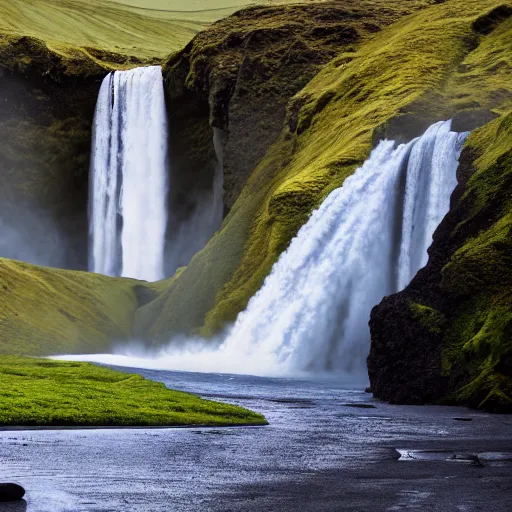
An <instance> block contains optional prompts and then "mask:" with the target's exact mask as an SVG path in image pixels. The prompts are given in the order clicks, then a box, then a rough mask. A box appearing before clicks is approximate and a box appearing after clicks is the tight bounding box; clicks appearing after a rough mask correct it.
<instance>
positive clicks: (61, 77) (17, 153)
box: [0, 34, 140, 268]
mask: <svg viewBox="0 0 512 512" xmlns="http://www.w3.org/2000/svg"><path fill="white" fill-rule="evenodd" d="M137 62H140V61H138V60H137V59H136V58H133V57H126V56H122V55H116V54H112V53H109V52H101V51H98V50H94V49H91V48H73V47H68V48H66V49H63V48H61V49H60V50H59V51H58V52H57V51H56V50H52V49H50V48H49V47H48V45H47V44H46V43H45V42H44V41H41V40H38V39H34V38H30V37H24V36H13V35H1V34H0V100H1V101H0V176H1V178H2V189H1V191H0V195H1V205H0V219H1V220H2V228H3V231H4V234H5V232H6V230H10V232H12V233H13V236H12V237H7V240H5V238H6V237H5V236H4V241H3V242H2V243H3V245H2V255H3V256H10V257H18V258H20V259H28V260H31V259H32V260H35V261H37V262H39V263H45V264H51V265H55V266H64V267H68V268H69V267H71V268H86V265H87V192H88V176H89V158H90V151H91V129H92V120H93V116H94V108H95V104H96V98H97V94H98V90H99V86H100V84H101V80H102V79H103V77H104V76H105V75H106V74H107V73H108V72H109V71H110V70H111V69H112V68H116V67H124V66H134V65H136V64H137ZM14 235H15V236H14ZM47 237H52V238H53V240H52V243H51V244H49V243H47ZM9 243H11V244H12V247H10V246H9ZM52 245H53V246H54V247H56V248H58V250H55V251H53V252H52V253H47V249H48V247H49V246H52ZM14 246H16V247H14ZM28 246H30V247H28ZM27 252H28V254H27Z"/></svg>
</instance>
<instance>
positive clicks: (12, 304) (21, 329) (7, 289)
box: [0, 259, 143, 355]
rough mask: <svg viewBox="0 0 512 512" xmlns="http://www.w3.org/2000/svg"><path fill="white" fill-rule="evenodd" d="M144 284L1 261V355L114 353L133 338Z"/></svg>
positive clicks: (11, 261)
mask: <svg viewBox="0 0 512 512" xmlns="http://www.w3.org/2000/svg"><path fill="white" fill-rule="evenodd" d="M141 285H143V283H139V282H138V281H134V280H130V279H113V278H109V277H105V276H100V275H98V274H90V273H87V272H73V271H69V270H58V269H50V268H45V267H36V266H34V265H29V264H27V263H22V262H19V261H13V260H6V259H0V304H1V307H0V354H28V355H49V354H62V353H84V352H98V351H100V352H103V351H108V350H111V349H112V347H113V344H114V342H115V341H126V340H129V339H130V336H131V330H132V322H133V316H134V313H135V310H136V308H137V306H138V299H137V293H136V292H137V290H138V289H139V288H141Z"/></svg>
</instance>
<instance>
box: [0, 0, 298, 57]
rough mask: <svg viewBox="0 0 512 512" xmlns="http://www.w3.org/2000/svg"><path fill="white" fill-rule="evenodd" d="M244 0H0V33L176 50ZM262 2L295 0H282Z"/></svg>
mask: <svg viewBox="0 0 512 512" xmlns="http://www.w3.org/2000/svg"><path fill="white" fill-rule="evenodd" d="M255 3H257V2H251V1H248V0H196V1H186V0H111V1H109V0H0V33H5V34H16V35H24V36H30V37H35V38H38V39H42V40H44V41H46V42H47V44H48V45H49V46H50V47H51V48H52V49H55V50H60V51H63V52H66V49H67V47H69V46H77V47H92V48H95V49H99V50H107V51H111V52H115V53H121V54H125V55H134V56H137V57H139V58H163V57H165V56H167V55H168V54H170V53H171V52H174V51H177V50H180V49H181V48H183V46H185V45H186V44H187V43H188V42H189V41H190V39H192V37H193V36H194V35H195V34H196V33H197V32H199V31H200V30H204V29H205V28H206V27H207V26H208V25H209V24H211V23H213V22H214V21H217V20H218V19H221V18H224V17H225V16H229V15H230V14H232V13H233V12H235V11H237V10H238V9H241V8H243V7H247V6H249V5H254V4H255ZM259 3H264V4H284V3H300V2H297V1H295V2H290V1H286V0H282V1H279V0H275V1H268V0H267V1H265V0H263V1H262V2H259Z"/></svg>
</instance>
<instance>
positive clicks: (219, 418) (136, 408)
mask: <svg viewBox="0 0 512 512" xmlns="http://www.w3.org/2000/svg"><path fill="white" fill-rule="evenodd" d="M0 404H1V407H0V426H27V425H37V426H114V425H115V426H130V425H137V426H143V425H146V426H173V425H265V424H266V423H267V422H266V420H265V418H264V417H263V416H262V415H261V414H257V413H253V412H251V411H248V410H246V409H243V408H242V407H237V406H234V405H228V404H223V403H217V402H212V401H210V400H203V399H201V398H199V397H197V396H194V395H190V394H188V393H182V392H179V391H172V390H169V389H167V388H166V387H165V385H164V384H161V383H156V382H151V381H148V380H146V379H144V378H142V377H141V376H139V375H128V374H123V373H120V372H115V371H112V370H108V369H106V368H99V367H96V366H93V365H90V364H84V363H62V362H54V361H47V360H40V359H30V358H20V357H13V356H0Z"/></svg>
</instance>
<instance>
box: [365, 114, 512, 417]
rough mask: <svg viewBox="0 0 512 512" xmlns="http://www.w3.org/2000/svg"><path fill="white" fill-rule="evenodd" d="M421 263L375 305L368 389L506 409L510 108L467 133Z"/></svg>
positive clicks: (510, 348) (401, 397) (511, 278)
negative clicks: (454, 180)
mask: <svg viewBox="0 0 512 512" xmlns="http://www.w3.org/2000/svg"><path fill="white" fill-rule="evenodd" d="M458 180H459V185H458V187H457V189H456V190H455V192H454V194H453V197H452V208H451V211H450V213H449V214H448V215H447V216H446V218H445V219H444V220H443V222H442V224H441V225H440V226H439V228H438V230H437V231H436V234H435V236H434V242H433V244H432V246H431V248H430V250H429V256H430V257H429V262H428V264H427V266H426V267H425V268H424V269H422V270H421V271H420V272H418V274H417V276H416V277H415V278H414V280H413V281H412V282H411V284H410V285H409V286H408V287H407V288H406V289H405V290H404V291H403V292H400V293H398V294H395V295H392V296H390V297H386V298H385V299H384V300H383V301H382V303H381V304H379V305H378V306H377V307H375V308H374V310H373V312H372V315H371V320H370V328H371V333H372V345H371V352H370V356H369V358H368V370H369V375H370V381H371V387H372V390H373V392H374V394H375V395H376V396H377V397H379V398H382V399H384V400H389V401H392V402H398V403H425V402H430V403H431V402H443V403H464V404H468V405H471V406H473V407H480V408H484V409H487V410H490V411H493V412H512V344H511V343H512V273H511V270H510V269H511V266H510V264H511V263H512V236H511V235H512V200H511V195H510V190H511V187H512V115H511V114H509V115H507V116H505V117H503V118H500V119H497V120H496V121H493V122H492V123H490V124H488V125H486V126H485V127H484V128H481V129H480V130H477V131H475V132H474V133H473V134H472V135H471V137H470V139H469V140H468V142H467V145H466V148H465V150H464V152H463V154H462V157H461V162H460V166H459V171H458Z"/></svg>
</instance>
